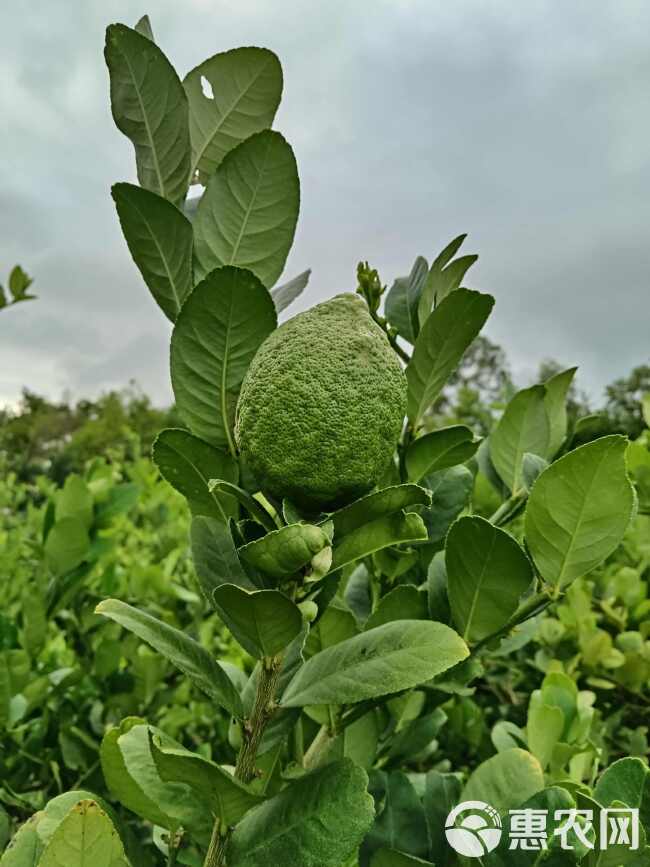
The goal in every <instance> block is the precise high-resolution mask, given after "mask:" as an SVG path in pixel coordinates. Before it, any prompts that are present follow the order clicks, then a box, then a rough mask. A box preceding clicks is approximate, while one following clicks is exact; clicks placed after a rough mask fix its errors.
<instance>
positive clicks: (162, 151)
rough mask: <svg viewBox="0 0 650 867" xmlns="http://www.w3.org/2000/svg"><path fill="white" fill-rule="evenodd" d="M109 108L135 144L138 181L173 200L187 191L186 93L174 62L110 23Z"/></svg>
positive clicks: (107, 54)
mask: <svg viewBox="0 0 650 867" xmlns="http://www.w3.org/2000/svg"><path fill="white" fill-rule="evenodd" d="M104 56H105V58H106V64H107V66H108V71H109V73H110V78H111V108H112V111H113V119H114V120H115V123H116V125H117V127H118V129H119V130H120V131H121V132H123V133H124V135H125V136H127V137H128V138H129V139H131V142H132V143H133V146H134V147H135V158H136V164H137V168H138V181H139V182H140V186H141V187H144V188H145V189H147V190H151V191H152V192H153V193H158V195H159V196H162V197H163V198H165V199H169V201H170V202H174V203H175V204H177V203H179V202H182V201H183V199H184V198H185V194H186V193H187V187H188V180H189V173H190V135H189V121H188V108H187V97H186V96H185V91H184V90H183V85H182V84H181V82H180V80H179V78H178V76H177V75H176V72H175V71H174V68H173V66H172V65H171V64H170V62H169V61H168V60H167V58H166V57H165V55H164V54H163V53H162V51H161V50H160V49H159V48H158V46H157V45H156V44H155V43H154V42H152V41H151V40H150V39H148V38H147V36H143V35H141V34H140V33H137V32H136V31H135V30H132V29H131V28H130V27H125V26H124V25H123V24H111V25H110V27H108V28H107V30H106V48H105V51H104Z"/></svg>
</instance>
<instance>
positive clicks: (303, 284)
mask: <svg viewBox="0 0 650 867" xmlns="http://www.w3.org/2000/svg"><path fill="white" fill-rule="evenodd" d="M310 276H311V268H308V269H307V270H306V271H303V272H302V273H301V274H298V276H297V277H294V278H293V279H292V280H288V281H287V282H286V283H282V284H281V285H280V286H274V287H273V289H271V298H273V303H274V304H275V309H276V310H277V311H278V313H281V312H282V311H283V310H285V309H286V308H287V307H288V306H289V304H292V303H293V302H294V301H295V300H296V298H297V297H298V296H299V295H300V294H301V293H302V291H303V290H304V289H306V288H307V284H308V283H309V277H310Z"/></svg>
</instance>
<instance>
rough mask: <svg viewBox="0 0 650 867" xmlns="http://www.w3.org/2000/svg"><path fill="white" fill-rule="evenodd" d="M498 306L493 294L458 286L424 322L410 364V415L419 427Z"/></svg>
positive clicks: (407, 376) (414, 425)
mask: <svg viewBox="0 0 650 867" xmlns="http://www.w3.org/2000/svg"><path fill="white" fill-rule="evenodd" d="M493 305H494V298H492V296H491V295H482V294H481V293H480V292H474V291H472V290H471V289H458V290H457V291H456V292H453V293H452V294H451V295H449V296H448V297H447V298H445V300H444V301H442V303H441V304H440V305H439V306H438V307H437V308H436V309H435V310H434V312H433V313H432V314H431V316H429V318H428V319H427V321H426V322H425V323H424V325H423V327H422V330H421V331H420V334H419V335H418V339H417V341H416V343H415V349H414V350H413V356H412V358H411V360H410V362H409V363H408V365H407V367H406V378H407V380H408V417H409V420H410V421H411V423H412V425H413V427H414V428H416V429H417V428H418V427H419V426H420V423H421V421H422V416H423V415H424V413H425V412H426V410H427V409H428V408H429V407H430V406H431V405H432V404H433V403H434V401H435V400H436V398H437V397H438V396H439V394H440V392H441V391H442V389H443V387H444V385H445V383H446V382H447V379H448V378H449V376H450V375H451V374H452V373H453V372H454V370H455V369H456V367H457V366H458V364H459V362H460V360H461V358H462V357H463V354H464V352H465V350H466V349H467V347H468V346H469V345H470V343H471V342H472V341H473V340H474V338H475V337H476V336H477V335H478V333H479V331H480V330H481V328H482V327H483V325H484V324H485V321H486V319H487V318H488V316H489V315H490V311H491V310H492V307H493Z"/></svg>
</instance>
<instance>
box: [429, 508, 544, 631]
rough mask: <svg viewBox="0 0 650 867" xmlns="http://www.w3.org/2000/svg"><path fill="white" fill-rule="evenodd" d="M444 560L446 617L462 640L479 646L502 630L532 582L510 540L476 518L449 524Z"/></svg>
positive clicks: (529, 569) (520, 552)
mask: <svg viewBox="0 0 650 867" xmlns="http://www.w3.org/2000/svg"><path fill="white" fill-rule="evenodd" d="M445 560H446V566H447V593H448V596H449V603H450V605H451V614H452V618H453V621H454V625H455V626H456V628H457V629H458V631H459V632H460V633H461V635H462V636H463V638H464V639H465V641H481V640H482V639H484V638H487V637H488V636H490V635H493V634H494V633H495V632H498V631H499V629H501V628H502V627H503V626H505V625H506V623H507V622H508V621H509V620H510V618H511V617H512V615H513V614H514V613H515V611H516V610H517V608H518V607H519V600H520V599H521V596H522V594H523V593H524V592H525V591H526V590H527V589H528V588H529V587H530V585H531V584H532V581H533V578H534V573H533V569H532V566H531V564H530V561H529V560H528V557H526V554H525V553H524V551H523V549H522V548H521V547H520V546H519V545H518V543H517V542H516V541H515V539H513V537H512V536H511V535H510V534H509V533H506V531H505V530H500V529H499V528H498V527H495V526H494V525H493V524H491V523H490V522H489V521H486V520H485V519H484V518H480V517H478V516H471V517H464V518H459V519H458V520H457V521H456V523H455V524H453V525H452V527H451V529H450V530H449V533H448V535H447V544H446V547H445Z"/></svg>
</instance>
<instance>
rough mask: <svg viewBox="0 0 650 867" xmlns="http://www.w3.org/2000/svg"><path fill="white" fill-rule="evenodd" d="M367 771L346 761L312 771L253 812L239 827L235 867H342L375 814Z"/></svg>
mask: <svg viewBox="0 0 650 867" xmlns="http://www.w3.org/2000/svg"><path fill="white" fill-rule="evenodd" d="M367 781H368V777H367V776H366V773H365V771H363V770H362V769H361V768H358V767H355V766H354V765H353V763H352V762H351V761H350V760H348V759H344V760H343V761H340V762H333V763H332V764H329V765H326V766H325V767H323V768H319V769H318V770H316V771H313V772H312V773H311V774H307V775H306V776H304V777H301V778H300V779H299V780H297V781H296V782H294V783H292V784H290V785H289V786H287V787H286V788H285V789H283V790H282V791H281V792H280V793H279V794H277V795H275V796H274V797H273V798H270V799H269V800H268V801H266V803H264V804H262V805H261V806H260V807H258V808H257V809H255V810H252V811H251V812H250V813H249V814H248V815H247V816H245V817H244V819H242V821H241V822H240V823H239V824H238V825H237V827H236V828H235V832H234V834H233V836H232V840H231V843H230V847H229V849H228V864H229V865H231V867H279V865H282V867H341V864H344V863H346V861H347V859H348V858H349V857H350V856H351V855H352V854H353V853H354V852H356V850H357V848H358V846H359V844H360V843H361V841H362V839H363V837H364V836H365V834H366V832H367V831H368V828H369V827H370V825H371V823H372V820H373V816H374V809H373V804H372V798H371V797H370V795H369V794H368V793H367V791H366V785H367Z"/></svg>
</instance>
